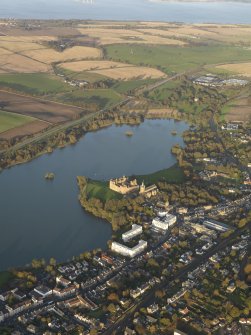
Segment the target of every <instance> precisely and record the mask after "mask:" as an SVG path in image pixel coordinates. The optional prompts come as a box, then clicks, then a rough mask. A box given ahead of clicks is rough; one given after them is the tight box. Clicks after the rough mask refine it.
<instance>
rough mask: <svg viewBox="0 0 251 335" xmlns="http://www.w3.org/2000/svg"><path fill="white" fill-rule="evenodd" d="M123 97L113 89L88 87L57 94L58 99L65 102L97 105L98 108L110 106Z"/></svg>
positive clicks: (79, 104)
mask: <svg viewBox="0 0 251 335" xmlns="http://www.w3.org/2000/svg"><path fill="white" fill-rule="evenodd" d="M121 99H122V97H121V96H120V94H118V93H117V92H115V91H114V90H113V89H88V90H75V91H73V92H69V93H65V94H61V95H58V96H57V100H58V101H60V102H64V103H70V104H75V105H78V106H83V107H86V105H92V104H93V105H95V106H97V108H99V109H100V108H104V107H109V106H111V105H113V104H116V103H118V102H119V101H120V100H121Z"/></svg>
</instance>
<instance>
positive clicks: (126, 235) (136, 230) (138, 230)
mask: <svg viewBox="0 0 251 335" xmlns="http://www.w3.org/2000/svg"><path fill="white" fill-rule="evenodd" d="M142 231H143V229H142V227H141V226H139V225H137V224H133V225H132V229H131V230H129V231H127V232H126V233H124V234H122V239H123V241H125V242H127V241H130V240H131V239H132V238H134V237H135V236H138V235H140V234H142Z"/></svg>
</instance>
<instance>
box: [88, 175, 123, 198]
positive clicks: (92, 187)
mask: <svg viewBox="0 0 251 335" xmlns="http://www.w3.org/2000/svg"><path fill="white" fill-rule="evenodd" d="M86 194H87V197H88V198H96V199H100V200H101V201H103V202H105V201H107V200H112V199H122V195H121V194H119V193H117V192H114V191H112V190H110V189H109V185H108V182H103V181H94V180H88V183H87V188H86Z"/></svg>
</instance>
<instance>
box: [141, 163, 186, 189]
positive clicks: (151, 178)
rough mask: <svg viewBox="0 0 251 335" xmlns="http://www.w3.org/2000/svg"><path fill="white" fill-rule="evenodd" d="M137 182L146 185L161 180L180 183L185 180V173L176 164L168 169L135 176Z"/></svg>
mask: <svg viewBox="0 0 251 335" xmlns="http://www.w3.org/2000/svg"><path fill="white" fill-rule="evenodd" d="M135 178H136V179H137V181H138V183H142V182H143V181H144V183H145V184H146V185H151V184H156V183H158V182H161V181H165V182H167V183H170V184H181V183H183V182H184V181H185V175H184V172H183V170H182V169H181V168H180V167H178V166H177V165H176V164H175V165H173V166H171V167H170V168H168V169H164V170H160V171H157V172H154V173H151V174H147V175H140V176H135Z"/></svg>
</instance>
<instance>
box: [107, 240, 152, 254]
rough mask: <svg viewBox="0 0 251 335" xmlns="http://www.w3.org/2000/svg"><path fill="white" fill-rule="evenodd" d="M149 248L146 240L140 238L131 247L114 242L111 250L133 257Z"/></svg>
mask: <svg viewBox="0 0 251 335" xmlns="http://www.w3.org/2000/svg"><path fill="white" fill-rule="evenodd" d="M146 248H147V242H146V241H144V240H140V241H139V243H138V244H137V245H136V246H135V247H133V248H129V247H127V246H126V245H123V244H120V243H118V242H112V245H111V250H112V251H114V252H116V253H118V254H120V255H122V256H126V257H130V258H133V257H135V256H137V255H139V254H140V253H141V252H143V251H144V250H145V249H146Z"/></svg>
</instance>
